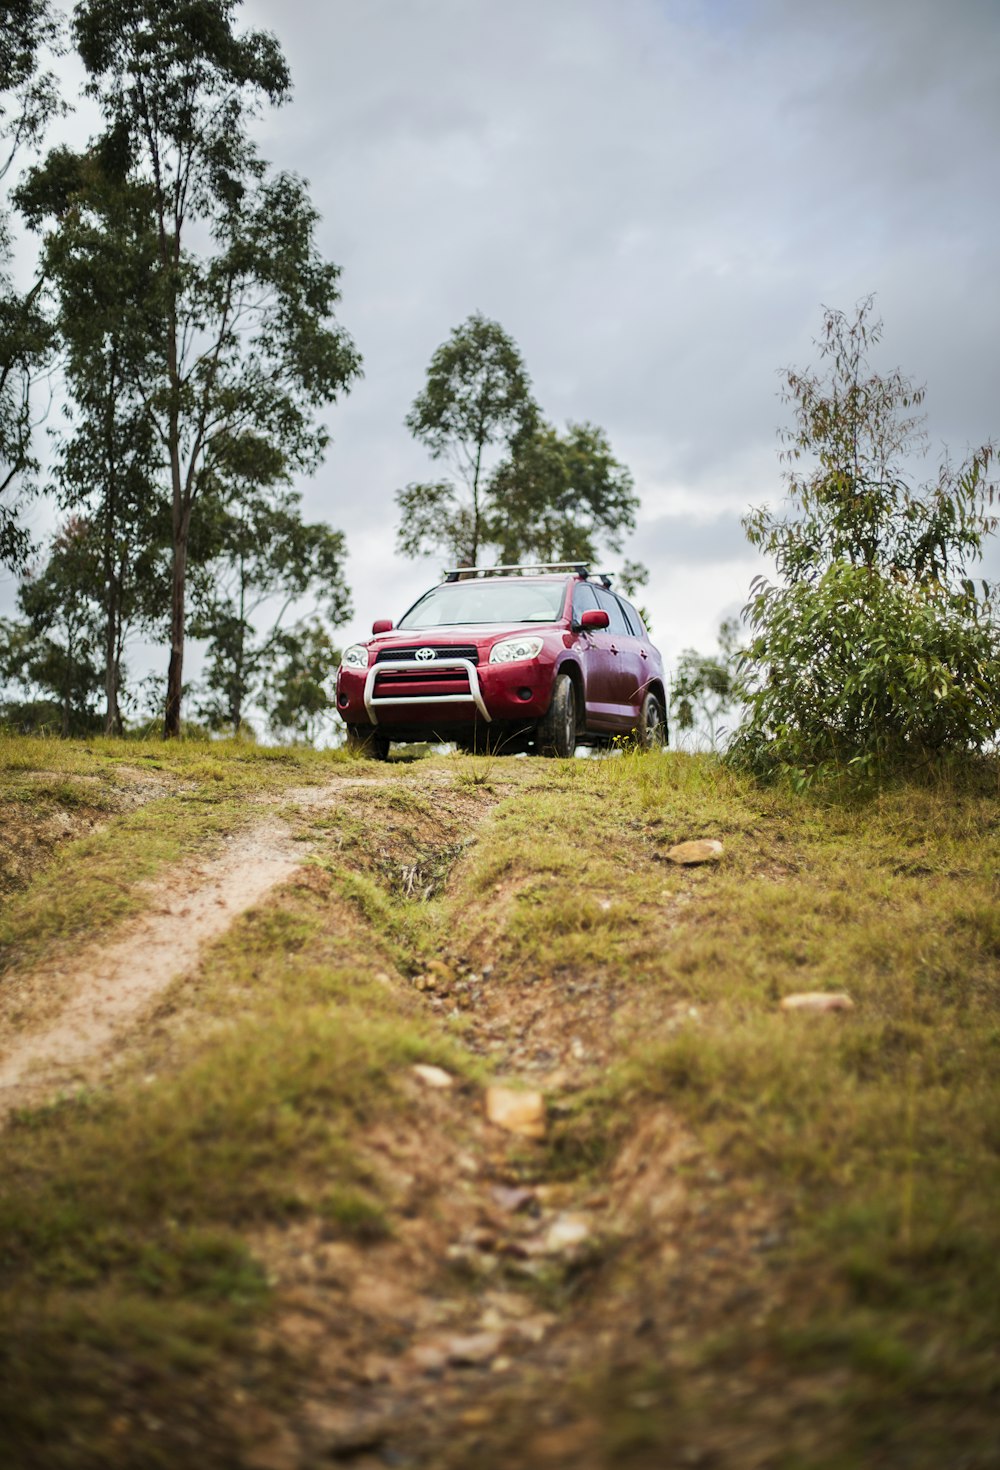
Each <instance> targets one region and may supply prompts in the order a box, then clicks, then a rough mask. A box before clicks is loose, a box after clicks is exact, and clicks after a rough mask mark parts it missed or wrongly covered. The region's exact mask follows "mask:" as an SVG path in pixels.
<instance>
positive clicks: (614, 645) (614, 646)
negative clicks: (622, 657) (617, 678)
mask: <svg viewBox="0 0 1000 1470" xmlns="http://www.w3.org/2000/svg"><path fill="white" fill-rule="evenodd" d="M611 652H612V653H617V652H618V646H617V644H615V643H612V645H611Z"/></svg>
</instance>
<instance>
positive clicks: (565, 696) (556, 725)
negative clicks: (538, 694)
mask: <svg viewBox="0 0 1000 1470" xmlns="http://www.w3.org/2000/svg"><path fill="white" fill-rule="evenodd" d="M536 738H537V742H538V751H539V754H540V755H551V756H556V757H558V758H559V759H560V760H566V759H568V758H569V756H571V755H572V754H573V752H574V751H575V750H576V690H575V689H574V688H573V680H572V679H571V678H570V676H569V674H557V675H556V681H555V683H554V684H553V686H552V703H551V704H550V705H549V712H548V714H547V715H546V716H545V718H544V720H542V721H541V723H540V724H539V726H538V734H537V737H536Z"/></svg>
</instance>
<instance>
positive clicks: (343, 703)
mask: <svg viewBox="0 0 1000 1470" xmlns="http://www.w3.org/2000/svg"><path fill="white" fill-rule="evenodd" d="M337 703H338V704H339V705H340V708H341V709H346V708H347V705H348V697H347V695H346V694H338V695H337Z"/></svg>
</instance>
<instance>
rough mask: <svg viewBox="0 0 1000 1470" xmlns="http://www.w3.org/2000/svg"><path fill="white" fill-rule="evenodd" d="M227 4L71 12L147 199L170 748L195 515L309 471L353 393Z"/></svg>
mask: <svg viewBox="0 0 1000 1470" xmlns="http://www.w3.org/2000/svg"><path fill="white" fill-rule="evenodd" d="M236 12H237V5H236V4H235V0H199V3H196V4H191V3H188V0H167V3H163V0H84V3H83V4H81V5H80V6H79V7H78V8H77V11H76V13H75V18H74V34H75V38H76V41H77V46H78V49H79V51H80V55H81V58H82V60H83V62H84V65H85V66H86V68H87V71H88V73H89V75H90V78H91V82H90V90H91V92H92V93H93V95H94V96H95V98H96V99H97V102H98V104H99V106H100V108H101V111H102V114H103V116H104V119H105V133H104V135H103V137H102V139H101V140H100V144H99V146H100V148H101V150H102V153H103V155H104V156H105V157H107V158H113V159H115V160H117V162H118V164H119V167H120V170H121V175H122V178H123V179H124V180H125V181H126V182H127V183H128V185H129V186H130V187H132V188H135V189H145V190H147V191H148V194H149V201H150V205H149V207H150V212H151V216H152V221H153V231H154V235H155V240H156V250H155V257H154V259H155V263H154V267H153V270H152V276H151V280H150V282H149V291H150V293H151V296H152V300H153V301H154V303H155V313H154V317H155V321H156V322H157V323H158V324H159V328H158V335H157V339H156V343H155V345H154V351H153V363H154V366H153V368H152V370H151V372H150V374H149V376H148V377H147V378H146V379H145V380H144V386H143V401H144V403H145V405H146V407H147V409H148V411H149V413H150V414H151V415H152V419H153V422H154V425H155V429H156V433H157V436H158V438H159V440H160V442H161V444H162V446H163V452H164V458H165V460H166V464H167V468H168V474H169V485H170V491H169V501H170V510H171V526H172V534H171V541H172V546H171V564H172V571H171V586H172V592H171V617H170V646H171V651H170V662H169V668H168V682H167V696H166V733H167V734H169V735H176V734H178V733H179V730H180V715H181V695H182V688H183V660H184V643H185V634H186V616H187V571H188V559H189V556H190V554H191V550H192V540H193V538H196V537H197V535H198V534H199V530H198V525H197V523H198V521H199V520H200V518H201V516H202V512H203V507H205V506H211V504H212V502H213V499H215V500H217V499H218V498H219V497H224V498H227V499H229V500H235V499H238V498H239V497H240V496H241V495H242V494H243V493H244V492H245V491H246V490H247V488H248V487H249V488H250V489H251V490H252V491H254V492H256V491H257V490H260V489H262V488H267V487H269V486H273V485H275V484H280V483H282V482H283V481H285V480H286V479H287V477H288V475H289V474H290V473H292V472H293V471H295V470H299V471H308V470H311V469H313V468H314V467H315V466H316V464H317V463H318V462H319V460H320V458H321V456H322V453H323V450H324V448H325V445H326V442H327V435H326V431H325V429H324V428H323V426H322V425H321V424H320V423H319V422H318V420H317V415H318V413H319V412H320V411H321V410H322V409H323V408H324V407H325V406H326V405H328V404H329V403H330V402H331V401H333V400H334V399H335V398H336V396H337V395H338V394H339V393H340V392H341V391H342V390H344V389H345V388H346V387H347V386H348V385H349V384H350V382H351V381H352V380H353V379H354V378H355V377H356V376H357V373H358V371H359V360H358V356H357V353H356V352H355V349H354V346H353V344H352V342H351V341H350V338H349V337H348V336H347V334H346V333H345V332H343V331H342V330H341V329H340V328H339V327H338V326H337V325H336V324H335V322H334V320H333V309H334V306H335V304H336V302H337V301H338V300H339V290H338V279H339V270H338V268H337V267H336V266H334V265H332V264H330V263H328V262H326V261H324V260H322V259H321V257H320V256H319V253H318V251H317V249H316V245H315V227H316V223H317V215H316V211H315V209H314V208H313V206H312V204H311V203H310V201H309V198H308V195H307V192H306V188H305V185H304V184H303V182H302V181H301V180H300V179H298V178H296V177H294V176H292V175H289V174H280V173H279V174H273V175H269V174H268V172H267V168H266V165H265V163H264V161H263V160H262V159H261V158H260V156H259V154H258V152H257V149H256V147H255V145H254V143H253V142H252V140H251V137H250V127H251V125H252V122H253V119H254V117H255V116H256V115H257V113H258V112H259V110H260V108H261V106H262V105H263V103H264V102H270V103H272V104H273V105H280V104H281V103H282V102H284V101H285V100H286V99H287V97H288V93H289V77H288V70H287V67H286V64H285V61H284V58H283V57H282V55H281V52H280V49H279V47H278V44H277V42H276V40H275V39H274V37H273V36H271V35H269V34H266V33H264V32H259V31H249V32H245V33H238V32H237V31H236V29H235V28H234V22H235V17H236Z"/></svg>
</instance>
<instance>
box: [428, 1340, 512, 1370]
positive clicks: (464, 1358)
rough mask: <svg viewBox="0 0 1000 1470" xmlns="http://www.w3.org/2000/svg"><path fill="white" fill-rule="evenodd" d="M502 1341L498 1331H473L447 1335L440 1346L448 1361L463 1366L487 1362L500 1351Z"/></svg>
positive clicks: (459, 1366) (473, 1365)
mask: <svg viewBox="0 0 1000 1470" xmlns="http://www.w3.org/2000/svg"><path fill="white" fill-rule="evenodd" d="M502 1341H503V1339H502V1337H501V1336H500V1333H499V1332H473V1333H470V1334H469V1335H468V1336H464V1337H449V1338H447V1339H446V1340H445V1342H444V1343H443V1344H442V1346H443V1348H444V1351H445V1352H446V1353H447V1355H448V1361H449V1363H454V1364H455V1366H456V1367H458V1368H464V1367H475V1366H476V1365H477V1364H478V1363H488V1362H489V1361H490V1359H491V1358H495V1357H496V1355H497V1353H498V1352H499V1351H500V1344H501V1342H502Z"/></svg>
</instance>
